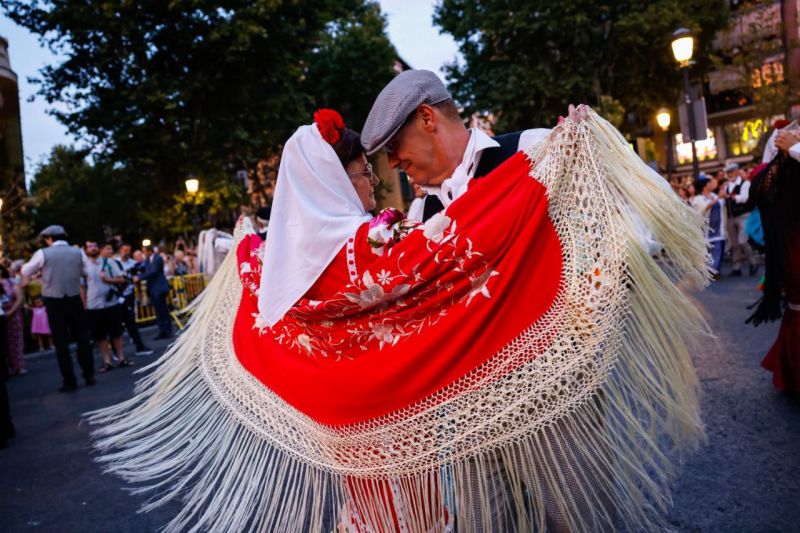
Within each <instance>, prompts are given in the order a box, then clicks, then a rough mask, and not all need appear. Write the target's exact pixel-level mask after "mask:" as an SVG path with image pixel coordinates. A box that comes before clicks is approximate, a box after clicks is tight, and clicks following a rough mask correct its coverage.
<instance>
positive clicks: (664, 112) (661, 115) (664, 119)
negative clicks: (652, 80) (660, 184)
mask: <svg viewBox="0 0 800 533" xmlns="http://www.w3.org/2000/svg"><path fill="white" fill-rule="evenodd" d="M656 122H657V123H658V126H659V127H660V128H661V131H663V132H664V135H665V136H666V137H667V143H666V144H667V180H669V179H671V178H672V132H670V130H669V126H670V123H671V122H672V117H671V116H670V114H669V110H668V109H664V108H661V109H659V110H658V113H657V114H656Z"/></svg>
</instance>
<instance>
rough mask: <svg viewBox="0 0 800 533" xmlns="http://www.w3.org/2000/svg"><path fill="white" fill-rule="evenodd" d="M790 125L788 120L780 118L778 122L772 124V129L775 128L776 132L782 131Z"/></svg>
mask: <svg viewBox="0 0 800 533" xmlns="http://www.w3.org/2000/svg"><path fill="white" fill-rule="evenodd" d="M788 125H789V121H788V120H786V119H785V118H779V119H778V120H776V121H775V122H774V123H773V124H772V127H773V128H775V129H776V130H780V129H783V128H785V127H786V126H788Z"/></svg>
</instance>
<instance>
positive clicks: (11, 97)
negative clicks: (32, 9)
mask: <svg viewBox="0 0 800 533" xmlns="http://www.w3.org/2000/svg"><path fill="white" fill-rule="evenodd" d="M27 198H28V194H27V189H26V187H25V163H24V155H23V150H22V126H21V122H20V106H19V88H18V85H17V75H16V73H15V72H14V71H13V70H12V69H11V61H10V59H9V55H8V41H7V40H6V39H5V38H3V37H0V202H2V203H0V218H1V219H2V222H1V223H0V239H2V240H3V242H2V243H0V254H1V253H6V252H8V251H11V252H14V253H18V252H19V251H20V250H18V249H16V248H15V246H17V245H20V246H21V245H22V242H21V240H20V239H21V238H22V237H24V236H22V235H16V233H19V232H20V231H21V230H22V229H23V228H22V224H19V221H20V220H21V217H23V216H24V213H25V209H26V205H27ZM9 247H10V248H11V250H9ZM17 248H18V246H17Z"/></svg>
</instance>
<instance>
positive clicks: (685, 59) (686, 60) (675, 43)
mask: <svg viewBox="0 0 800 533" xmlns="http://www.w3.org/2000/svg"><path fill="white" fill-rule="evenodd" d="M693 53H694V37H692V32H690V31H689V30H687V29H686V28H678V29H677V30H675V33H673V34H672V55H673V56H675V61H677V62H678V65H679V67H680V69H681V71H682V72H683V99H684V102H685V103H686V115H687V117H688V118H689V137H690V139H689V142H691V143H692V174H694V179H695V181H697V178H698V176H699V175H700V163H698V161H697V148H696V147H695V145H694V142H695V140H696V139H697V131H696V129H697V126H696V125H695V123H694V106H693V105H692V88H691V85H690V84H689V65H691V64H692V54H693Z"/></svg>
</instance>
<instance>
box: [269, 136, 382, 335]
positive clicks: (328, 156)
mask: <svg viewBox="0 0 800 533" xmlns="http://www.w3.org/2000/svg"><path fill="white" fill-rule="evenodd" d="M371 218H372V216H371V215H370V214H369V213H367V212H366V211H364V207H363V205H362V204H361V200H359V198H358V195H357V194H356V191H355V189H354V188H353V184H352V183H351V182H350V179H349V178H348V177H347V173H346V172H345V170H344V167H342V164H341V162H340V161H339V158H338V157H337V156H336V152H334V151H333V148H332V147H331V145H330V144H328V142H327V141H325V139H323V138H322V135H321V134H320V132H319V129H317V126H316V125H315V124H311V125H309V126H301V127H300V128H299V129H298V130H297V131H296V132H295V133H294V135H292V136H291V137H290V138H289V140H288V141H287V142H286V145H285V146H284V148H283V154H282V156H281V164H280V167H279V168H278V181H277V184H276V186H275V197H274V198H273V202H272V216H271V217H270V225H269V237H268V238H267V243H266V247H265V250H264V258H263V261H264V268H263V272H262V274H261V291H260V293H259V296H258V310H259V312H260V313H261V316H262V317H263V319H264V321H265V322H266V324H268V325H269V326H272V325H274V324H275V323H276V322H278V321H279V320H280V319H281V318H283V316H284V315H285V314H286V312H287V311H288V310H289V309H291V307H292V306H293V305H294V304H295V302H297V300H299V299H300V298H301V297H302V296H303V295H304V294H305V293H306V292H307V291H308V289H310V288H311V287H312V286H313V285H314V282H315V281H316V280H317V278H319V276H320V275H321V274H322V272H323V271H324V270H325V268H326V267H327V266H328V264H329V263H330V262H331V260H333V258H334V257H335V256H336V254H337V253H338V252H339V250H340V249H341V248H342V246H344V244H345V242H346V241H347V239H348V238H349V237H350V236H351V235H353V233H355V231H356V230H357V229H358V227H359V226H360V225H361V224H363V223H364V222H367V221H369V220H371Z"/></svg>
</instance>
